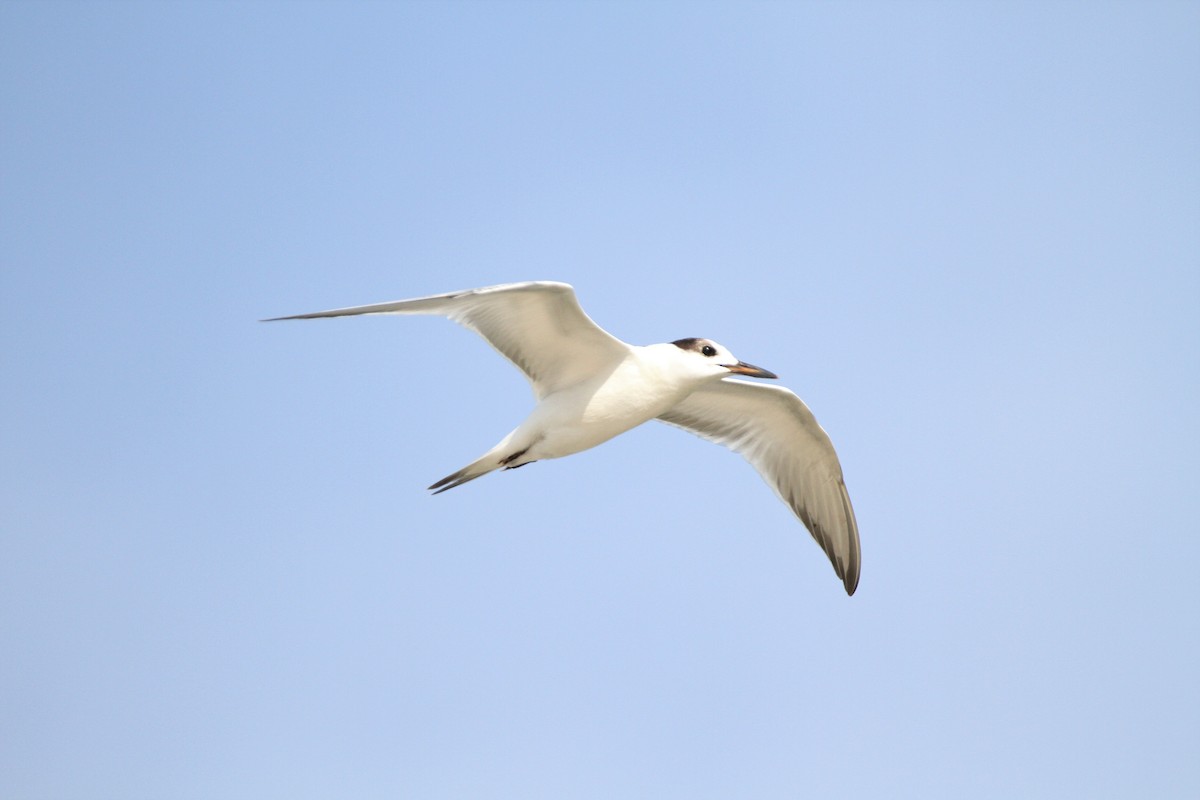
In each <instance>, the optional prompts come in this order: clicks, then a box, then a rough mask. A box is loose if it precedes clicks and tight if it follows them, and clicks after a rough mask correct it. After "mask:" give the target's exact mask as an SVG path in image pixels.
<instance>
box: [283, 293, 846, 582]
mask: <svg viewBox="0 0 1200 800" xmlns="http://www.w3.org/2000/svg"><path fill="white" fill-rule="evenodd" d="M358 314H426V315H434V316H442V317H448V318H449V319H451V320H453V321H454V322H457V323H459V324H460V325H463V326H464V327H466V328H469V329H470V330H472V331H474V332H475V333H477V334H479V335H480V336H482V337H483V338H484V339H485V340H486V341H487V343H488V344H490V345H491V346H492V347H494V348H495V349H496V350H498V351H499V352H500V354H501V355H503V356H504V357H505V358H507V359H508V360H509V361H511V362H512V363H513V364H514V365H515V366H516V367H517V368H518V369H520V370H521V371H522V372H523V373H525V377H526V378H528V379H529V382H530V383H531V384H532V385H533V393H534V396H535V397H536V399H537V405H536V406H535V407H534V409H533V411H532V412H530V414H529V416H528V417H527V418H526V419H525V421H524V422H522V423H521V424H520V425H518V426H517V427H516V428H515V429H514V430H513V431H512V432H511V433H509V434H508V435H507V436H505V437H504V438H503V439H501V440H500V442H499V444H497V445H496V446H495V447H493V448H492V449H491V450H488V451H487V452H486V453H484V454H483V455H482V456H480V457H479V458H478V459H476V460H475V461H472V462H471V463H470V464H468V465H467V466H465V467H463V468H462V469H460V470H458V471H457V472H455V473H452V474H450V475H447V476H446V477H444V478H442V479H441V480H440V481H437V482H436V483H434V484H433V485H432V486H430V487H429V489H430V490H432V491H433V493H434V494H439V493H441V492H444V491H446V490H448V489H453V488H454V487H456V486H462V485H463V484H464V483H467V482H468V481H473V480H475V479H476V478H479V477H482V476H483V475H486V474H488V473H489V472H494V471H496V470H499V469H516V468H517V467H523V466H525V465H526V464H530V463H533V462H534V461H539V460H543V459H549V458H562V457H563V456H569V455H571V454H573V453H578V452H581V451H583V450H587V449H589V448H592V447H595V446H596V445H598V444H601V443H603V442H606V441H608V440H609V439H611V438H613V437H614V436H617V435H618V434H621V433H624V432H625V431H628V430H630V429H632V428H636V427H637V426H638V425H641V424H642V423H644V422H649V421H650V420H659V421H660V422H665V423H667V424H669V425H674V426H676V427H679V428H682V429H684V430H685V431H688V432H690V433H693V434H696V435H697V436H700V437H702V438H704V439H708V440H709V441H712V442H716V443H717V444H720V445H723V446H725V447H727V448H729V449H730V450H733V451H734V452H736V453H738V454H740V455H742V456H743V457H745V458H746V460H747V461H749V462H750V464H751V465H752V466H753V467H754V468H755V469H756V470H758V472H759V474H760V475H761V476H762V477H763V479H764V480H765V481H766V482H767V483H768V484H769V485H770V486H771V488H773V489H774V490H775V493H776V494H777V495H778V496H779V497H780V499H782V500H783V501H784V502H785V503H787V505H788V506H789V507H790V508H791V509H792V511H793V512H794V513H795V514H796V516H797V517H799V518H800V520H801V521H802V522H803V523H804V525H805V527H806V528H808V531H809V533H811V534H812V537H813V538H814V539H815V540H816V541H817V543H818V544H819V545H820V546H821V548H822V549H823V550H824V551H825V554H826V555H827V556H828V557H829V560H830V562H831V563H832V564H833V569H834V571H835V572H836V573H837V575H838V577H839V578H841V580H842V584H843V585H844V586H845V588H846V593H847V594H851V595H852V594H854V590H855V589H856V588H857V587H858V575H859V568H860V563H861V557H860V552H859V542H858V523H857V522H856V521H855V519H854V509H853V507H852V506H851V505H850V495H849V494H848V493H847V491H846V482H845V480H844V479H843V477H842V467H841V464H840V463H839V461H838V457H837V453H836V452H835V451H834V449H833V443H832V442H831V441H830V440H829V436H828V435H827V434H826V433H825V431H824V430H822V428H821V426H820V425H818V424H817V421H816V419H815V418H814V417H813V415H812V412H811V411H809V410H808V406H806V405H805V404H804V402H803V401H802V400H801V399H800V398H799V397H797V396H796V395H795V393H793V392H792V391H790V390H788V389H785V388H783V387H781V386H773V385H769V384H763V383H756V382H754V381H747V380H739V379H737V378H734V377H733V376H735V375H742V376H746V377H750V378H775V377H777V376H776V375H775V374H774V373H773V372H769V371H767V370H765V369H762V368H761V367H756V366H754V365H752V364H747V363H746V362H744V361H740V360H738V359H737V358H736V357H735V356H734V355H733V353H731V352H729V350H727V349H726V348H725V347H723V346H721V345H719V344H717V343H716V342H714V341H712V340H711V339H700V338H695V337H689V338H685V339H676V340H675V341H673V342H667V343H664V344H651V345H646V346H637V345H630V344H626V343H625V342H623V341H621V340H620V339H617V338H616V337H614V336H613V335H612V334H610V333H608V332H607V331H605V330H604V329H603V328H601V327H600V326H599V325H597V324H596V323H594V322H592V320H591V318H590V317H588V316H587V314H585V313H584V312H583V309H582V308H581V307H580V305H579V301H578V300H577V299H576V297H575V290H574V289H573V288H572V287H571V286H570V285H569V284H566V283H558V282H554V281H528V282H525V283H508V284H503V285H500V286H487V287H484V288H481V289H467V290H464V291H459V292H450V293H448V294H439V295H433V296H430V297H419V298H415V299H412V300H397V301H394V302H390V303H375V304H373V305H366V306H352V307H349V308H335V309H333V310H331V311H317V312H315V313H311V314H296V315H294V316H289V317H274V318H272V319H270V320H264V321H265V322H275V321H278V320H285V319H318V318H322V317H344V316H353V315H358Z"/></svg>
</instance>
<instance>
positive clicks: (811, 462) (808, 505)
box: [659, 378, 862, 594]
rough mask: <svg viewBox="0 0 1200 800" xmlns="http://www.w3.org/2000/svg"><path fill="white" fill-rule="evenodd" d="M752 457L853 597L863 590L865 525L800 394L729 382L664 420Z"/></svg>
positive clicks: (712, 387)
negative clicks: (861, 541)
mask: <svg viewBox="0 0 1200 800" xmlns="http://www.w3.org/2000/svg"><path fill="white" fill-rule="evenodd" d="M659 419H660V420H661V421H663V422H666V423H669V424H671V425H675V426H677V427H680V428H683V429H684V430H686V431H688V432H690V433H694V434H696V435H697V436H700V437H703V438H705V439H708V440H709V441H712V442H716V443H717V444H720V445H723V446H725V447H728V448H729V449H730V450H733V451H734V452H735V453H738V454H740V455H742V456H743V457H745V459H746V460H747V461H749V462H750V464H751V465H753V467H754V468H755V469H756V470H758V472H759V474H760V475H762V477H763V479H764V480H765V481H766V482H767V483H768V484H770V485H771V488H773V489H774V490H775V493H776V494H778V495H779V497H780V498H781V499H782V500H783V501H784V502H785V503H787V504H788V506H789V507H791V509H792V511H793V512H795V514H796V516H797V517H799V518H800V520H801V521H802V522H803V523H804V526H805V527H806V528H808V531H809V533H811V534H812V537H813V538H814V539H815V540H816V541H817V544H819V545H820V546H821V549H822V550H824V551H825V554H826V555H827V556H828V557H829V561H830V563H832V564H833V569H834V571H835V572H836V573H837V575H838V577H839V578H841V579H842V584H843V585H844V586H845V587H846V593H847V594H854V590H855V589H856V588H857V587H858V576H859V571H860V568H861V561H862V559H861V553H860V548H859V541H858V523H857V522H856V521H855V519H854V508H853V506H851V504H850V494H849V493H848V492H847V491H846V482H845V480H844V479H843V477H842V467H841V464H840V463H839V462H838V457H837V453H836V452H835V451H834V449H833V443H832V442H831V441H830V440H829V436H828V435H827V434H826V433H825V431H824V430H822V429H821V426H820V425H818V424H817V421H816V419H815V418H814V417H813V415H812V412H811V411H809V410H808V406H806V405H805V404H804V401H802V400H801V399H800V398H799V397H797V396H796V394H795V393H794V392H792V391H790V390H789V389H785V388H783V387H781V386H771V385H768V384H762V383H751V382H749V381H741V380H736V379H730V378H726V379H724V380H720V381H717V382H715V383H711V384H708V385H706V386H704V387H702V388H700V389H698V390H697V391H695V392H693V393H692V394H691V395H689V396H688V397H687V398H686V399H684V400H683V401H682V402H681V403H679V404H678V405H676V406H675V407H674V408H672V409H671V410H670V411H669V412H667V413H666V414H663V415H662V416H660V417H659Z"/></svg>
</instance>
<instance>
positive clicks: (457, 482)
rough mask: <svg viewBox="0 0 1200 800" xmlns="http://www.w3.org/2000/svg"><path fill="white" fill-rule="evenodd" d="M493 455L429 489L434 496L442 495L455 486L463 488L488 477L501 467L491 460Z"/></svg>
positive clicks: (475, 462) (473, 463) (443, 479)
mask: <svg viewBox="0 0 1200 800" xmlns="http://www.w3.org/2000/svg"><path fill="white" fill-rule="evenodd" d="M490 456H491V453H489V454H488V455H486V456H484V457H483V458H481V459H479V460H478V461H474V462H472V463H470V464H468V465H467V466H465V467H463V468H462V469H460V470H459V471H458V472H455V473H453V474H450V475H447V476H446V477H444V478H442V479H441V480H440V481H438V482H437V483H435V484H433V485H432V486H430V487H429V490H430V491H432V492H433V493H434V494H441V493H442V492H444V491H446V490H447V489H453V488H454V487H455V486H462V485H463V484H464V483H468V482H470V481H473V480H475V479H476V478H479V477H482V476H484V475H487V474H488V473H489V472H493V471H495V470H497V469H499V468H500V465H499V464H497V463H495V459H494V458H491V457H490Z"/></svg>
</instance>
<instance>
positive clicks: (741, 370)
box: [671, 338, 779, 378]
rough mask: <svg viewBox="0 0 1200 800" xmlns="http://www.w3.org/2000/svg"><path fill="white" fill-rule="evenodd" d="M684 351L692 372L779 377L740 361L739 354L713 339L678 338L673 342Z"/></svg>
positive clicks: (714, 374)
mask: <svg viewBox="0 0 1200 800" xmlns="http://www.w3.org/2000/svg"><path fill="white" fill-rule="evenodd" d="M671 344H673V345H675V346H676V347H678V348H679V349H680V351H681V352H682V353H683V355H684V357H685V359H686V361H685V362H684V363H686V364H687V366H688V369H689V371H690V372H692V373H693V374H695V375H697V376H701V377H713V378H724V377H725V376H727V375H748V376H749V377H751V378H778V377H779V376H778V375H776V374H775V373H774V372H770V371H768V370H765V369H763V368H762V367H756V366H754V365H753V364H747V363H746V362H744V361H739V360H738V358H737V356H735V355H734V354H733V353H731V352H729V350H727V349H726V348H725V347H723V346H722V345H719V344H717V343H716V342H714V341H713V340H712V339H696V338H691V339H676V340H675V341H673V342H671Z"/></svg>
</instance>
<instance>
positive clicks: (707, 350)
mask: <svg viewBox="0 0 1200 800" xmlns="http://www.w3.org/2000/svg"><path fill="white" fill-rule="evenodd" d="M700 352H701V353H702V354H704V355H706V356H708V357H709V358H712V357H713V356H715V355H716V354H717V348H715V347H713V346H712V345H711V344H706V345H704V347H701V348H700Z"/></svg>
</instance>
